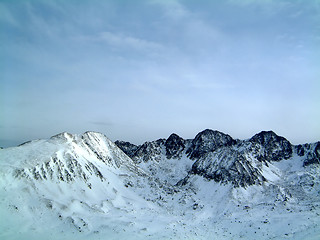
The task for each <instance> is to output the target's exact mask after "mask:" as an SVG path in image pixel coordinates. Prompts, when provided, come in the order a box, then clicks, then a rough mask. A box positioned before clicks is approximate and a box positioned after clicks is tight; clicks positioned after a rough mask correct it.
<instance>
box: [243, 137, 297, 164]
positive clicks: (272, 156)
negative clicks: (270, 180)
mask: <svg viewBox="0 0 320 240" xmlns="http://www.w3.org/2000/svg"><path fill="white" fill-rule="evenodd" d="M249 142H251V143H252V144H253V146H252V147H253V148H255V151H256V152H257V155H256V157H257V158H258V160H260V161H264V162H266V161H281V160H282V159H288V158H290V157H292V145H291V143H290V142H289V141H288V140H287V139H285V138H284V137H280V136H278V135H276V134H275V133H274V132H272V131H262V132H260V133H258V134H256V135H254V136H253V137H252V138H251V139H250V140H249Z"/></svg>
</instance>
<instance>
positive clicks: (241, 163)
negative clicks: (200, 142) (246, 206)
mask: <svg viewBox="0 0 320 240" xmlns="http://www.w3.org/2000/svg"><path fill="white" fill-rule="evenodd" d="M247 155H248V153H247V152H243V151H238V150H237V149H232V148H230V147H222V148H220V149H218V150H217V151H215V152H210V153H207V154H206V155H205V156H204V157H201V158H200V159H199V160H197V161H196V162H195V163H194V164H193V166H192V171H191V173H192V174H197V175H200V176H203V177H205V178H207V179H209V180H211V179H212V180H214V181H216V182H220V183H228V182H231V183H232V184H233V185H234V186H235V187H246V186H249V185H253V184H262V183H263V182H264V181H266V179H265V178H264V176H263V175H262V174H261V171H260V169H259V167H253V165H252V162H251V161H250V159H248V157H247ZM260 166H261V164H260Z"/></svg>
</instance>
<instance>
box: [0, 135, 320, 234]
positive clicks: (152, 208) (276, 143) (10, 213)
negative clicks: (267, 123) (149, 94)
mask: <svg viewBox="0 0 320 240" xmlns="http://www.w3.org/2000/svg"><path fill="white" fill-rule="evenodd" d="M0 193H1V194H0V211H1V212H0V215H1V216H5V217H3V218H2V219H1V220H0V239H21V238H24V239H34V237H35V236H37V238H39V237H40V238H41V239H75V238H77V239H87V238H88V237H90V239H239V238H244V239H258V238H259V239H319V238H320V227H319V223H320V221H319V220H320V217H319V215H320V208H319V206H320V142H316V143H307V144H302V145H292V144H291V143H290V142H289V141H288V140H287V139H285V138H284V137H281V136H278V135H277V134H276V133H274V132H272V131H262V132H260V133H258V134H256V135H254V136H253V137H251V138H250V139H246V140H239V139H233V138H232V137H231V136H229V135H228V134H225V133H222V132H219V131H214V130H210V129H206V130H204V131H202V132H200V133H198V134H197V135H196V136H195V138H194V139H183V138H182V137H180V136H178V135H177V134H171V135H170V136H169V137H168V138H167V139H158V140H155V141H151V142H145V143H143V144H142V145H134V144H132V143H130V142H125V141H115V142H114V143H113V142H112V141H111V140H109V139H108V138H107V137H106V136H105V135H103V134H101V133H96V132H86V133H84V134H81V135H78V134H70V133H61V134H58V135H56V136H53V137H51V138H49V139H43V140H34V141H30V142H27V143H24V144H21V145H19V146H17V147H12V148H5V149H0Z"/></svg>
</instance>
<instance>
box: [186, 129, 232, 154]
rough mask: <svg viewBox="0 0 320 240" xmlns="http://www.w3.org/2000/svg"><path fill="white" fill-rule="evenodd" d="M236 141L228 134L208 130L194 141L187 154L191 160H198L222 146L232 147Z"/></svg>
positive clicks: (198, 135) (199, 134)
mask: <svg viewBox="0 0 320 240" xmlns="http://www.w3.org/2000/svg"><path fill="white" fill-rule="evenodd" d="M235 143H236V141H235V140H234V139H233V138H232V137H230V136H229V135H227V134H224V133H221V132H219V131H213V130H211V129H206V130H204V131H202V132H200V133H198V134H197V136H196V137H195V138H194V139H193V141H192V143H191V146H190V147H189V148H188V150H187V154H188V156H189V157H190V158H191V159H198V158H200V157H201V156H203V155H204V154H206V153H208V152H213V151H215V150H216V149H218V148H220V147H222V146H231V145H233V144H235Z"/></svg>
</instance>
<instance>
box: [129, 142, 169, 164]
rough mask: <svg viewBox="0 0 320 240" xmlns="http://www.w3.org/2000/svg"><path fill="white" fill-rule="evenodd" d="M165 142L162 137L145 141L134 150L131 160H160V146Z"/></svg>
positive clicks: (138, 161)
mask: <svg viewBox="0 0 320 240" xmlns="http://www.w3.org/2000/svg"><path fill="white" fill-rule="evenodd" d="M164 143H165V140H164V139H158V140H157V141H153V142H145V143H144V144H142V145H141V146H139V147H138V149H137V150H136V151H135V153H134V156H133V160H135V162H137V163H140V162H141V159H142V160H143V161H144V162H148V161H149V160H156V161H160V159H161V153H162V152H161V146H163V145H164Z"/></svg>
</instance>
